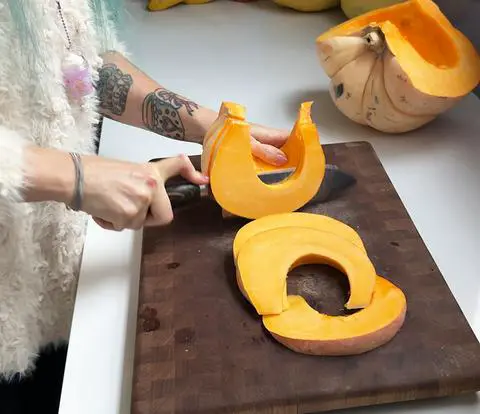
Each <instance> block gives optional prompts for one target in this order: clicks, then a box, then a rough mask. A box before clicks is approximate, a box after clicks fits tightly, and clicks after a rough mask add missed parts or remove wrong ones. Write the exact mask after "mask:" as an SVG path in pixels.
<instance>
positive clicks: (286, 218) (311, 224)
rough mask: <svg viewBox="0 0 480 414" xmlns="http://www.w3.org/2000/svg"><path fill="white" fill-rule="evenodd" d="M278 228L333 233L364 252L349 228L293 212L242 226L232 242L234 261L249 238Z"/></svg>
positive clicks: (357, 238)
mask: <svg viewBox="0 0 480 414" xmlns="http://www.w3.org/2000/svg"><path fill="white" fill-rule="evenodd" d="M280 227H293V228H298V227H306V228H312V229H316V230H319V231H323V232H326V233H333V234H336V235H338V236H341V237H343V238H344V239H346V240H348V241H349V242H351V243H352V244H354V245H355V246H357V247H358V248H359V249H361V250H363V251H364V252H366V250H365V246H364V244H363V242H362V239H361V238H360V236H359V235H358V234H357V232H356V231H355V230H354V229H352V228H351V227H350V226H348V225H346V224H344V223H342V222H341V221H339V220H335V219H333V218H331V217H328V216H324V215H320V214H310V213H302V212H294V213H281V214H272V215H270V216H265V217H262V218H259V219H257V220H253V221H251V222H249V223H247V224H246V225H244V226H243V227H242V228H241V229H240V230H239V231H238V232H237V234H236V235H235V238H234V240H233V257H234V259H235V261H236V260H237V257H238V253H239V252H240V250H241V248H242V247H243V245H244V244H245V243H246V242H247V241H248V240H249V239H250V238H251V237H253V236H255V235H256V234H259V233H262V232H264V231H268V230H272V229H276V228H280Z"/></svg>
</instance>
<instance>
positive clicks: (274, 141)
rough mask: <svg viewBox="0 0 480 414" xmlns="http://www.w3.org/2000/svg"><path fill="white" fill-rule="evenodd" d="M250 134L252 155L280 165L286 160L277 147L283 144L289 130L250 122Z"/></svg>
mask: <svg viewBox="0 0 480 414" xmlns="http://www.w3.org/2000/svg"><path fill="white" fill-rule="evenodd" d="M251 134H252V140H251V142H252V153H253V155H255V156H256V157H257V158H260V159H261V160H262V161H265V162H267V163H269V164H273V165H276V166H282V165H283V164H285V163H286V162H287V157H286V156H285V154H284V153H283V151H281V150H280V149H279V148H280V147H281V146H282V145H283V144H285V141H286V140H287V138H288V137H289V135H290V131H288V130H284V129H276V128H267V127H264V126H262V125H258V124H252V125H251Z"/></svg>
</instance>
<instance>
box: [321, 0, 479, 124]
mask: <svg viewBox="0 0 480 414" xmlns="http://www.w3.org/2000/svg"><path fill="white" fill-rule="evenodd" d="M316 45H317V55H318V58H319V61H320V65H321V66H322V68H323V70H324V71H325V73H326V74H327V76H328V77H329V78H330V79H331V82H330V87H329V92H330V96H331V98H332V100H333V102H334V104H335V105H336V106H337V108H338V109H339V110H340V111H341V112H342V113H343V114H344V115H345V116H347V117H348V118H350V119H351V120H352V121H354V122H357V123H359V124H362V125H368V126H370V127H372V128H374V129H377V130H379V131H382V132H387V133H403V132H407V131H411V130H415V129H417V128H419V127H421V126H423V125H425V124H428V123H429V122H431V121H432V120H434V119H435V118H436V117H437V116H438V115H440V114H441V113H443V112H445V111H447V110H449V109H450V108H451V107H452V106H454V105H455V104H456V103H458V101H459V100H461V99H462V98H463V97H464V96H465V95H467V94H468V93H470V92H471V91H472V90H473V89H475V87H476V86H477V85H478V83H479V81H480V57H479V55H478V53H477V51H476V50H475V48H474V47H473V45H472V44H471V42H470V41H469V40H468V39H467V38H466V37H465V36H463V34H462V33H460V32H459V31H458V30H457V29H455V28H454V27H453V26H452V25H451V23H450V22H449V21H448V20H447V18H446V17H445V16H444V15H443V14H442V12H441V11H440V9H439V8H438V7H437V6H436V4H435V3H433V2H432V1H431V0H408V1H405V2H402V3H400V4H396V5H393V6H390V7H386V8H382V9H378V10H375V11H372V12H369V13H366V14H363V15H360V16H359V17H356V18H354V19H351V20H349V21H347V22H345V23H343V24H340V25H338V26H336V27H334V28H332V29H330V30H329V31H327V32H325V33H324V34H322V35H320V36H319V37H318V38H317V39H316Z"/></svg>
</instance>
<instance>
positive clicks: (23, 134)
mask: <svg viewBox="0 0 480 414" xmlns="http://www.w3.org/2000/svg"><path fill="white" fill-rule="evenodd" d="M28 3H29V4H30V7H31V8H30V10H29V14H28V15H29V16H30V18H31V19H34V24H35V30H36V35H37V36H38V39H39V42H40V45H41V47H42V49H41V50H42V55H43V59H42V60H43V61H44V62H46V63H47V65H46V69H44V70H42V71H37V72H36V74H35V76H32V73H31V72H29V70H28V68H27V66H26V64H25V58H26V57H28V56H29V54H30V51H29V50H28V49H27V50H24V47H23V45H21V42H20V40H19V39H18V38H17V36H16V35H14V32H13V25H12V21H11V16H10V12H9V8H8V6H7V1H6V0H0V56H1V58H0V376H5V377H9V376H11V375H13V374H15V373H21V374H24V373H26V372H28V371H29V370H30V369H32V368H33V367H34V362H35V357H36V355H37V354H38V351H39V350H40V349H41V347H42V346H43V345H46V344H48V343H51V342H54V343H55V342H58V341H60V340H65V339H68V336H69V330H70V323H71V318H72V312H73V305H74V299H75V291H76V285H77V276H78V272H79V266H80V261H81V254H82V249H83V244H84V235H85V229H86V217H85V215H84V214H83V213H76V212H73V211H70V210H67V209H66V207H65V206H64V205H63V204H60V203H54V202H44V203H24V202H22V188H23V186H24V185H25V182H24V177H23V162H24V157H23V150H24V148H25V146H27V145H38V146H41V147H52V148H58V149H62V150H64V151H72V150H75V151H78V152H81V153H91V152H93V148H94V147H93V144H94V139H95V138H94V137H95V124H96V123H97V113H96V107H97V102H96V97H95V96H94V95H92V96H89V97H87V98H86V99H85V100H84V102H83V104H81V105H75V104H73V103H70V102H69V100H68V98H67V96H66V94H65V91H64V87H63V82H62V72H61V63H62V60H63V58H64V56H65V54H66V53H67V49H66V46H67V42H66V37H65V32H64V29H63V26H62V23H61V20H60V18H59V14H58V10H57V6H56V2H55V1H54V0H35V1H31V2H28ZM61 4H62V8H63V12H64V17H65V19H66V22H67V25H68V28H69V32H70V36H71V38H72V43H73V45H74V47H75V48H76V49H78V50H80V51H81V52H82V53H83V55H84V56H85V58H86V59H87V61H88V62H89V63H90V64H91V65H92V67H93V68H94V72H95V77H96V76H97V74H96V71H97V70H98V68H99V66H100V65H101V63H102V60H101V57H100V55H101V52H102V50H100V47H99V44H100V43H99V42H98V39H97V38H96V34H95V30H94V25H93V20H92V16H91V10H90V9H89V6H88V1H86V0H62V1H61ZM112 39H115V36H114V35H113V36H112ZM111 48H114V49H117V50H121V46H119V45H118V44H115V45H113V44H112V45H111ZM52 168H55V166H52ZM72 168H73V164H72Z"/></svg>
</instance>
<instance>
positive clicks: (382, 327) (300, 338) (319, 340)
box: [262, 276, 407, 356]
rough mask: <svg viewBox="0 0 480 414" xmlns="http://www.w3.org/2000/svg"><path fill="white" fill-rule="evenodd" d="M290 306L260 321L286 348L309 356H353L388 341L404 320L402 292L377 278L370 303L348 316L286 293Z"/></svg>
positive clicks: (404, 304) (404, 306)
mask: <svg viewBox="0 0 480 414" xmlns="http://www.w3.org/2000/svg"><path fill="white" fill-rule="evenodd" d="M288 301H289V305H290V306H289V308H288V309H287V310H285V311H284V312H283V313H281V314H279V315H268V316H264V317H263V318H262V319H263V324H264V326H265V328H266V329H267V330H268V331H269V332H270V333H271V334H272V336H273V337H274V338H275V339H276V340H277V341H278V342H280V343H281V344H283V345H285V346H286V347H287V348H290V349H292V350H294V351H295V352H300V353H304V354H310V355H329V356H335V355H356V354H361V353H364V352H367V351H370V350H372V349H375V348H377V347H379V346H382V345H384V344H385V343H387V342H388V341H390V340H391V339H392V338H393V337H394V336H395V335H396V334H397V332H398V331H399V330H400V328H401V327H402V325H403V322H404V320H405V314H406V310H407V301H406V298H405V295H404V293H403V292H402V291H401V289H399V288H398V287H397V286H395V285H394V284H393V283H391V282H389V281H388V280H386V279H384V278H383V277H381V276H377V277H376V283H375V290H374V293H373V297H372V301H371V303H370V304H369V305H368V306H367V307H365V308H364V309H361V310H359V311H358V312H356V313H354V314H352V315H348V316H329V315H325V314H322V313H320V312H317V311H316V310H315V309H313V308H311V307H310V306H309V305H308V303H307V302H306V301H305V299H304V298H303V297H301V296H294V295H292V296H288Z"/></svg>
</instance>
